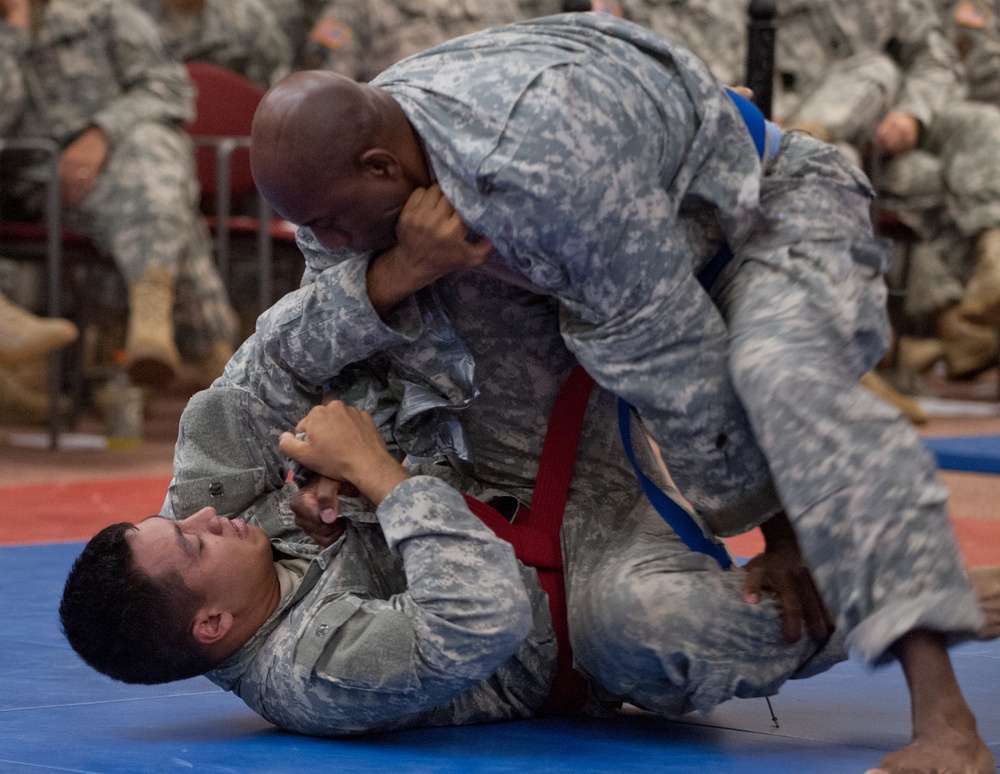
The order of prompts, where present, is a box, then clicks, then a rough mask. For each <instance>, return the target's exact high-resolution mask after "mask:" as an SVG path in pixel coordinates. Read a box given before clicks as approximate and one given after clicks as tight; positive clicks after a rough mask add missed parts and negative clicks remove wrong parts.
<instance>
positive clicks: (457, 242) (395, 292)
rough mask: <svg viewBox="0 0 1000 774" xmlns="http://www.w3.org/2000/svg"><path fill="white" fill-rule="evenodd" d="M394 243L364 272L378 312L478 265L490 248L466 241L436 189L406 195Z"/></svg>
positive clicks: (459, 220) (487, 243) (465, 230)
mask: <svg viewBox="0 0 1000 774" xmlns="http://www.w3.org/2000/svg"><path fill="white" fill-rule="evenodd" d="M396 238H397V240H398V243H397V245H396V246H395V247H394V248H392V249H391V250H388V251H387V252H385V253H382V254H381V255H379V256H377V257H376V258H375V259H373V260H372V263H371V265H370V266H369V269H368V276H367V282H368V296H369V298H370V299H371V302H372V305H373V306H374V307H375V309H376V311H378V312H379V313H381V312H383V311H385V310H387V309H389V308H391V307H392V306H394V305H395V304H397V303H399V302H400V301H402V300H403V299H404V298H406V297H407V296H410V295H412V294H413V293H415V292H416V291H418V290H420V289H421V288H423V287H426V286H427V285H430V284H431V283H432V282H434V281H435V280H437V279H440V278H441V277H443V276H445V275H446V274H450V273H451V272H453V271H457V270H460V269H468V268H471V267H474V266H480V265H482V263H483V262H484V261H486V259H487V258H488V257H489V255H490V253H492V252H493V249H494V248H493V245H492V244H491V243H490V241H489V240H487V239H485V238H482V237H480V238H478V239H474V240H472V241H470V240H469V229H468V227H467V226H466V225H465V223H463V222H462V218H461V217H460V216H459V214H458V213H457V212H455V208H454V207H452V206H451V203H450V202H449V201H448V200H447V199H446V198H445V196H444V194H443V193H442V192H441V188H440V187H439V186H438V185H436V184H435V185H432V186H431V187H430V188H418V189H416V190H415V191H414V192H413V193H412V194H411V195H410V198H409V199H408V200H407V202H406V205H405V206H404V207H403V210H402V212H401V213H400V215H399V220H398V222H397V223H396Z"/></svg>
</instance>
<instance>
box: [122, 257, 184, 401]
mask: <svg viewBox="0 0 1000 774" xmlns="http://www.w3.org/2000/svg"><path fill="white" fill-rule="evenodd" d="M128 308H129V318H128V333H127V334H126V338H125V354H126V361H125V362H126V365H127V367H128V375H129V378H130V379H131V380H132V384H138V385H146V386H162V385H164V384H166V383H167V382H169V381H170V380H171V379H173V378H174V375H175V374H176V373H177V368H178V367H179V366H180V364H181V355H180V353H179V352H178V351H177V345H176V344H174V281H173V278H172V277H171V276H170V275H169V274H168V273H167V272H166V271H165V270H163V269H160V268H158V267H155V266H154V267H152V268H150V269H149V270H148V271H147V272H146V274H145V275H144V276H143V278H142V279H140V280H137V281H136V282H133V283H132V284H131V285H130V286H129V289H128Z"/></svg>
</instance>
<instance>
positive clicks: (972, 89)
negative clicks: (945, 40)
mask: <svg viewBox="0 0 1000 774" xmlns="http://www.w3.org/2000/svg"><path fill="white" fill-rule="evenodd" d="M937 5H938V9H939V10H940V12H941V15H942V19H943V21H944V25H945V31H946V32H947V33H948V35H949V37H950V38H951V40H952V42H953V43H954V44H955V48H956V49H957V50H958V55H959V58H960V59H961V60H962V65H963V66H964V67H965V79H966V83H967V84H968V87H969V99H972V100H977V101H979V102H988V103H990V104H992V105H997V106H1000V78H998V77H997V76H998V75H1000V5H998V4H997V3H996V2H995V0H938V2H937Z"/></svg>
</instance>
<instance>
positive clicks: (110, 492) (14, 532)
mask: <svg viewBox="0 0 1000 774" xmlns="http://www.w3.org/2000/svg"><path fill="white" fill-rule="evenodd" d="M169 484H170V477H169V476H166V477H164V476H156V477H150V478H129V479H105V480H98V481H93V480H88V481H70V482H65V483H53V484H29V485H18V486H8V487H0V545H27V544H33V543H66V542H76V541H81V540H87V539H89V538H90V537H91V536H92V535H93V534H94V533H96V532H97V531H98V530H100V529H102V528H103V527H106V526H108V525H109V524H114V523H116V522H119V521H136V520H138V519H142V518H145V517H146V516H149V515H150V514H153V513H159V511H160V507H161V506H162V505H163V499H164V497H166V494H167V487H168V485H169ZM951 522H952V524H953V526H954V527H955V533H956V535H957V536H958V543H959V546H960V548H961V550H962V555H963V556H964V557H965V560H966V563H967V564H968V566H969V567H980V566H983V565H990V564H1000V519H979V518H973V517H963V516H952V518H951ZM726 542H727V543H728V545H729V547H730V549H731V550H732V551H733V553H734V554H735V555H736V556H753V555H754V554H757V553H759V552H760V550H761V549H762V548H763V546H764V541H763V538H762V537H761V535H760V531H759V530H753V531H752V532H748V533H747V534H745V535H740V536H739V537H735V538H731V539H729V540H727V541H726Z"/></svg>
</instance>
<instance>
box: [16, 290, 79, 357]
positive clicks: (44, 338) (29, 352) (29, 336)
mask: <svg viewBox="0 0 1000 774" xmlns="http://www.w3.org/2000/svg"><path fill="white" fill-rule="evenodd" d="M78 335H79V332H78V331H77V329H76V326H75V325H73V323H71V322H70V321H69V320H62V319H59V318H55V317H38V316H37V315H34V314H32V313H31V312H29V311H27V310H26V309H22V308H21V307H19V306H17V304H14V303H12V302H11V301H10V300H9V299H8V298H7V297H6V296H4V295H3V294H2V293H0V363H7V364H10V363H21V362H24V361H27V360H38V359H40V358H43V357H45V356H46V355H47V354H48V353H49V352H51V351H52V350H55V349H59V348H60V347H65V346H66V345H67V344H72V343H73V342H74V341H76V337H77V336H78Z"/></svg>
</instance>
